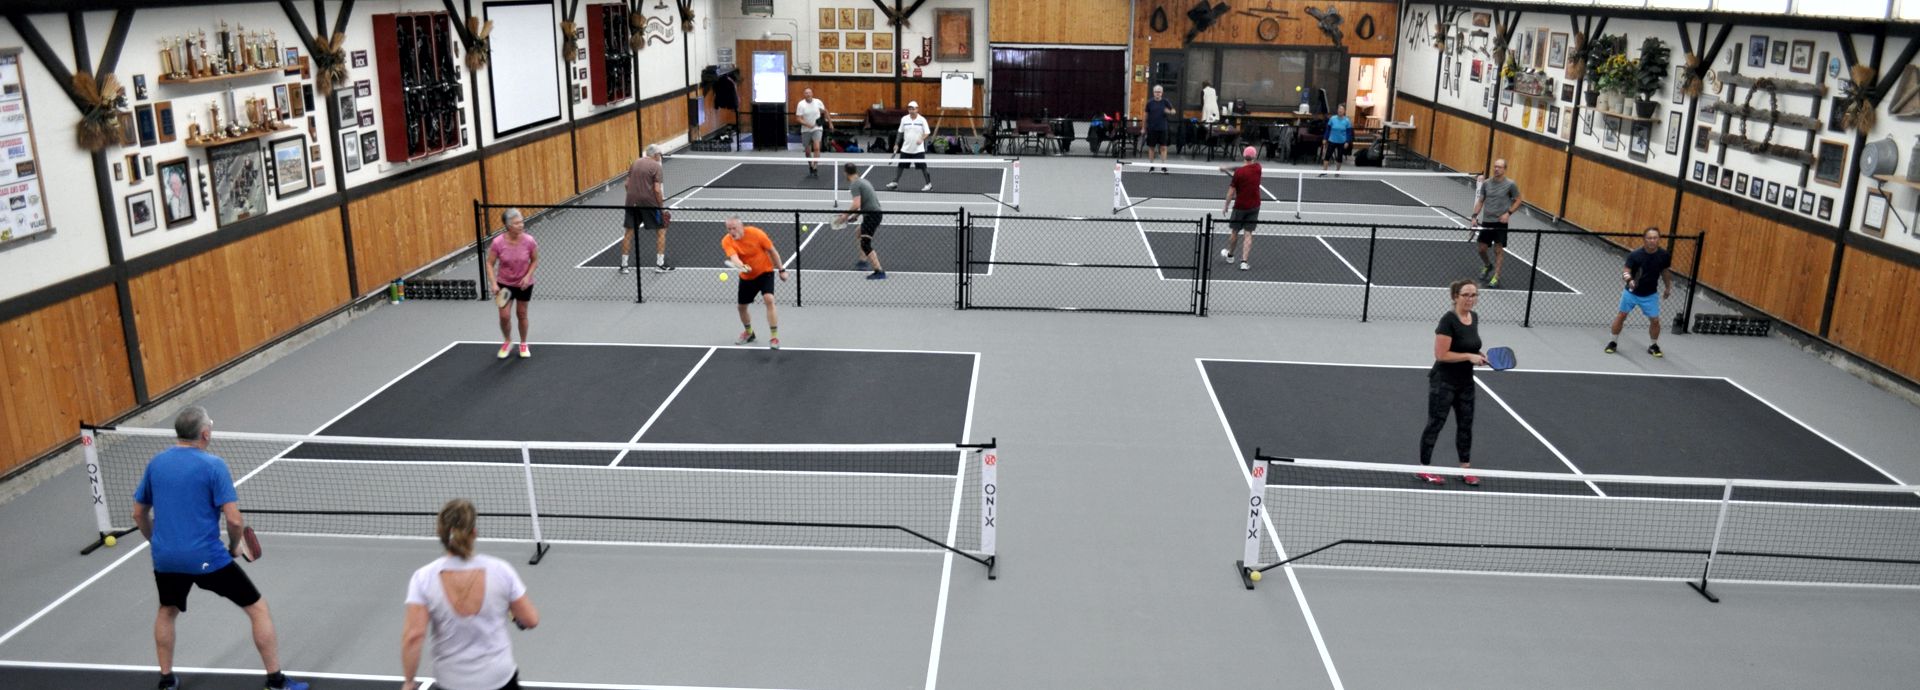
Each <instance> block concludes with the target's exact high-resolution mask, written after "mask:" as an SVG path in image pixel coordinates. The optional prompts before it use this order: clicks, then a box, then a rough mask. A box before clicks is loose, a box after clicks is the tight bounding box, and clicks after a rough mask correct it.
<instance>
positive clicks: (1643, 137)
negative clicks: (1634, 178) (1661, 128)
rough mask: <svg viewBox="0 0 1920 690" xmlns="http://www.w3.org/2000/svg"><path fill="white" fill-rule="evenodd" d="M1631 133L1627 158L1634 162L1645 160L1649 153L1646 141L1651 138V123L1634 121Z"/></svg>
mask: <svg viewBox="0 0 1920 690" xmlns="http://www.w3.org/2000/svg"><path fill="white" fill-rule="evenodd" d="M1631 133H1632V137H1631V140H1630V141H1629V142H1628V144H1627V157H1628V158H1632V159H1633V160H1636V161H1645V160H1647V158H1648V155H1647V154H1648V153H1649V151H1648V150H1647V148H1648V145H1649V144H1648V141H1647V140H1648V139H1651V138H1653V123H1651V122H1644V121H1641V120H1634V121H1633V127H1632V131H1631Z"/></svg>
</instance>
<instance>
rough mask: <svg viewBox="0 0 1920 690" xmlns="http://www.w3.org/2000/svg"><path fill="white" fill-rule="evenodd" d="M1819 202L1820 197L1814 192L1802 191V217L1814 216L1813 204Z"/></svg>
mask: <svg viewBox="0 0 1920 690" xmlns="http://www.w3.org/2000/svg"><path fill="white" fill-rule="evenodd" d="M1819 200H1820V195H1818V194H1815V193H1813V192H1809V191H1806V190H1801V192H1800V213H1801V214H1802V215H1808V216H1811V215H1813V204H1814V202H1816V201H1819Z"/></svg>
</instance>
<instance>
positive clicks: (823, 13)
mask: <svg viewBox="0 0 1920 690" xmlns="http://www.w3.org/2000/svg"><path fill="white" fill-rule="evenodd" d="M839 16H840V13H839V12H836V11H834V9H833V8H831V7H822V8H820V30H822V31H827V30H831V29H836V28H839V24H837V23H835V22H834V19H835V18H836V17H839Z"/></svg>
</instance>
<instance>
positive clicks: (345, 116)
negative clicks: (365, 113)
mask: <svg viewBox="0 0 1920 690" xmlns="http://www.w3.org/2000/svg"><path fill="white" fill-rule="evenodd" d="M353 105H354V97H353V89H341V90H339V91H335V92H334V94H333V112H334V118H335V119H337V120H339V121H340V126H341V127H343V128H345V127H352V126H355V125H357V124H359V117H360V109H359V108H355V107H353Z"/></svg>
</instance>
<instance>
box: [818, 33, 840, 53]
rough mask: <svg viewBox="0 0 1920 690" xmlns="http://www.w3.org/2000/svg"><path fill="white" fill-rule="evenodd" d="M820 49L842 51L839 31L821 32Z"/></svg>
mask: <svg viewBox="0 0 1920 690" xmlns="http://www.w3.org/2000/svg"><path fill="white" fill-rule="evenodd" d="M820 49H821V50H839V49H840V33H839V32H837V31H822V32H820Z"/></svg>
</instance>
